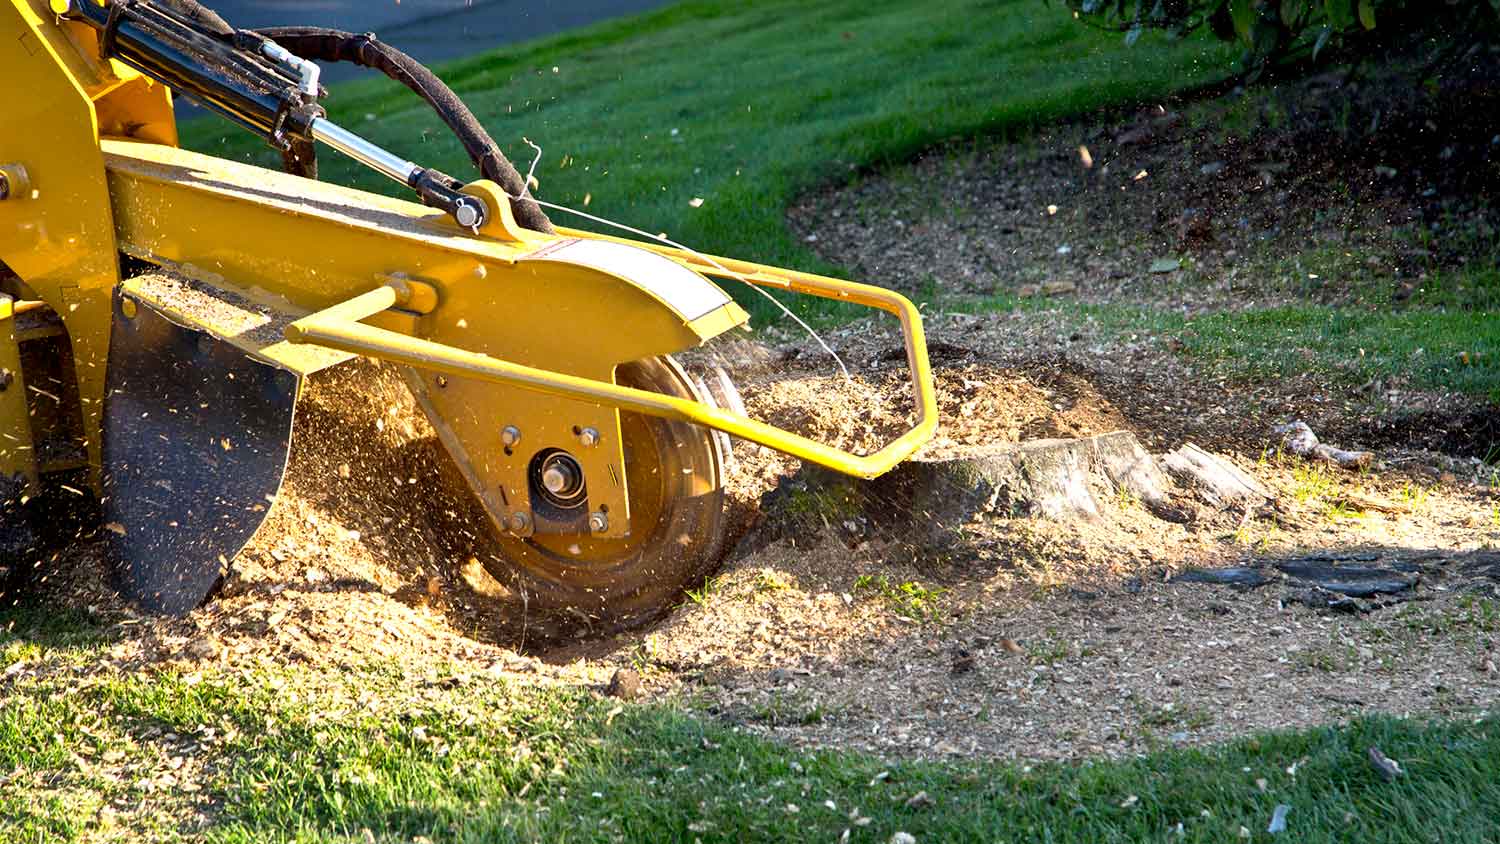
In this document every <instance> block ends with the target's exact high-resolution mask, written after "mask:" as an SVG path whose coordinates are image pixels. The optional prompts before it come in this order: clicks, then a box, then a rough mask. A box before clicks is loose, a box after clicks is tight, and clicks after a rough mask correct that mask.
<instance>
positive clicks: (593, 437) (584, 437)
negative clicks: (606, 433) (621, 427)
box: [578, 428, 599, 448]
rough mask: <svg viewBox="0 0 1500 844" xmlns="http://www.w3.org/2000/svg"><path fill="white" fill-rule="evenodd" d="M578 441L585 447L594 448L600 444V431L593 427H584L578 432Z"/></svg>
mask: <svg viewBox="0 0 1500 844" xmlns="http://www.w3.org/2000/svg"><path fill="white" fill-rule="evenodd" d="M578 443H579V445H582V446H583V447H584V448H593V447H594V446H596V445H598V444H599V432H598V431H596V430H594V429H593V428H584V429H583V430H582V431H579V432H578Z"/></svg>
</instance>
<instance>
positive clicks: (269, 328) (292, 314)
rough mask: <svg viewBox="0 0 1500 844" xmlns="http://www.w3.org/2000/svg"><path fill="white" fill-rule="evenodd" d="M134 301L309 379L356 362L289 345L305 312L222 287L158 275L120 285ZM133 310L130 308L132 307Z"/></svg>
mask: <svg viewBox="0 0 1500 844" xmlns="http://www.w3.org/2000/svg"><path fill="white" fill-rule="evenodd" d="M122 285H123V287H124V288H125V290H126V292H127V293H129V294H130V298H131V299H132V300H133V301H138V302H144V303H148V304H150V305H152V306H153V307H154V308H156V310H157V311H159V312H161V313H162V315H164V316H165V317H166V318H168V319H170V320H172V321H173V322H175V323H177V324H178V325H183V326H187V327H189V328H192V329H194V330H196V331H202V332H205V333H207V334H211V335H213V336H214V337H217V338H219V339H220V340H222V341H224V342H227V343H229V344H230V345H232V346H234V347H236V348H238V349H239V350H240V351H242V352H244V353H245V354H247V355H250V356H252V357H254V358H256V359H258V360H261V361H263V362H265V363H269V364H273V365H275V366H279V367H281V368H283V369H286V370H289V371H291V372H295V373H297V374H298V375H299V376H302V375H311V374H312V373H314V372H318V371H319V370H323V369H327V368H328V367H330V366H335V365H337V364H340V363H343V362H344V361H346V360H349V359H351V358H353V357H354V355H352V354H350V353H348V352H340V351H337V350H334V349H325V348H322V347H320V346H305V345H296V344H293V343H288V342H287V341H286V336H285V334H284V331H285V329H286V326H287V325H289V324H291V323H292V322H293V321H294V320H296V319H298V318H300V317H304V316H307V314H306V313H305V312H302V311H297V310H291V309H285V308H277V307H274V306H273V305H270V304H267V303H263V302H256V301H253V300H251V299H249V298H248V297H246V296H245V295H243V294H241V293H238V292H236V291H234V290H231V289H228V288H226V287H220V286H215V285H214V284H212V283H210V282H207V281H204V280H201V279H194V278H190V277H188V276H186V275H184V274H182V273H179V272H171V271H169V270H165V269H163V270H161V271H158V272H153V273H150V274H148V275H142V276H137V277H135V278H129V279H126V280H125V281H124V282H122ZM132 307H133V306H132Z"/></svg>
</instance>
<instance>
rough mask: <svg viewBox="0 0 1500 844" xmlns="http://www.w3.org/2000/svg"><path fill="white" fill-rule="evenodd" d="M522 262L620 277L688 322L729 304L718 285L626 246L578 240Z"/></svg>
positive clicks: (667, 260)
mask: <svg viewBox="0 0 1500 844" xmlns="http://www.w3.org/2000/svg"><path fill="white" fill-rule="evenodd" d="M521 260H522V261H558V262H561V263H565V264H578V265H580V266H585V267H592V268H593V269H596V270H600V271H602V272H606V273H609V274H610V275H615V276H619V277H620V278H623V279H626V280H627V281H629V282H630V283H632V284H634V285H635V286H637V287H639V288H641V289H642V290H645V291H646V292H647V293H650V294H651V295H652V296H655V297H656V298H657V299H660V300H661V301H662V302H663V303H665V304H666V305H667V307H669V308H671V309H672V310H674V311H676V312H677V314H678V315H679V316H681V317H682V318H683V320H684V321H686V322H692V321H693V320H695V319H697V318H699V317H701V316H706V315H707V314H710V313H713V312H714V311H715V310H718V309H719V308H722V307H724V306H725V305H727V304H729V296H728V294H726V293H725V292H724V291H723V290H720V289H719V287H718V285H715V284H714V283H713V282H711V281H709V280H708V279H706V278H704V277H703V276H701V275H699V274H697V273H695V272H693V271H692V270H690V269H688V268H687V267H684V266H683V265H681V264H679V263H677V262H676V261H673V260H672V259H670V258H667V257H664V256H662V255H658V254H656V253H655V252H649V251H647V250H645V249H639V248H637V247H634V246H630V245H627V244H624V243H614V242H611V241H608V240H586V239H583V238H575V239H573V240H565V241H561V242H558V243H552V244H548V245H547V246H546V247H543V248H542V249H538V250H537V251H536V252H533V253H531V254H530V255H527V256H525V257H523V258H521Z"/></svg>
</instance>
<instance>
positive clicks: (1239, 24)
mask: <svg viewBox="0 0 1500 844" xmlns="http://www.w3.org/2000/svg"><path fill="white" fill-rule="evenodd" d="M1229 18H1230V19H1231V20H1233V21H1234V31H1235V32H1236V33H1238V34H1239V36H1240V40H1241V41H1244V42H1245V43H1246V44H1249V43H1251V42H1250V27H1252V26H1254V25H1255V18H1256V14H1255V0H1229Z"/></svg>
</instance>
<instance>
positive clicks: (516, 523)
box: [506, 512, 531, 533]
mask: <svg viewBox="0 0 1500 844" xmlns="http://www.w3.org/2000/svg"><path fill="white" fill-rule="evenodd" d="M506 524H507V526H508V527H509V528H510V532H511V533H525V532H526V531H528V530H531V517H530V516H528V515H526V514H525V513H522V512H515V513H511V514H510V519H509V520H508V521H507V523H506Z"/></svg>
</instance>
